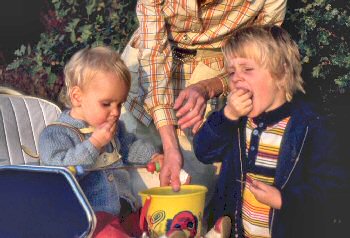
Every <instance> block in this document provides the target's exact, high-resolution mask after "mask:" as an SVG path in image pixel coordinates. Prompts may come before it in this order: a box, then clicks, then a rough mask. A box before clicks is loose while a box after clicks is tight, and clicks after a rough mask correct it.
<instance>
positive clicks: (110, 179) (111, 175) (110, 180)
mask: <svg viewBox="0 0 350 238" xmlns="http://www.w3.org/2000/svg"><path fill="white" fill-rule="evenodd" d="M107 179H108V181H109V182H112V181H113V180H114V176H113V174H108V177H107Z"/></svg>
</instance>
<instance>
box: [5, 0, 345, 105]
mask: <svg viewBox="0 0 350 238" xmlns="http://www.w3.org/2000/svg"><path fill="white" fill-rule="evenodd" d="M50 4H51V6H52V10H50V11H49V12H48V13H47V14H46V15H45V16H44V18H43V19H44V25H45V26H46V31H45V32H44V33H42V34H41V37H40V40H39V41H38V42H37V44H36V45H33V46H32V47H31V46H29V45H28V46H24V45H22V46H21V47H20V49H18V50H16V52H15V55H16V56H17V59H16V60H15V61H14V62H12V63H11V64H10V65H8V67H7V72H6V75H5V77H4V78H5V83H7V84H10V85H13V86H14V87H16V88H19V89H20V90H23V91H24V92H26V93H28V94H33V95H39V96H42V97H45V98H48V99H51V100H53V101H57V96H58V93H59V90H60V89H61V87H62V85H63V78H62V69H63V66H64V64H65V63H66V61H67V60H68V59H69V58H70V57H71V55H72V54H73V53H74V52H76V51H77V50H78V49H81V48H84V47H86V46H89V45H100V44H107V45H111V46H112V47H113V48H115V49H117V50H121V49H122V48H123V47H124V46H125V44H126V43H127V41H128V39H129V37H130V36H131V33H132V32H133V31H134V30H135V29H136V27H137V19H136V16H135V5H136V0H51V2H50ZM349 10H350V3H349V1H348V0H343V1H340V0H302V1H288V12H287V16H286V21H285V23H284V27H285V28H286V29H287V30H288V31H290V32H291V34H292V36H293V37H294V38H295V40H296V41H297V42H298V44H299V47H300V49H301V53H302V56H303V76H304V79H305V81H306V90H307V95H309V96H310V97H312V98H320V101H321V102H322V103H328V104H329V103H332V102H333V99H336V98H339V97H340V96H342V95H346V94H348V93H349V91H350V90H349V88H350V49H349V42H350V40H349V39H350V37H349V34H350V14H349ZM2 81H4V80H2ZM329 107H330V106H329Z"/></svg>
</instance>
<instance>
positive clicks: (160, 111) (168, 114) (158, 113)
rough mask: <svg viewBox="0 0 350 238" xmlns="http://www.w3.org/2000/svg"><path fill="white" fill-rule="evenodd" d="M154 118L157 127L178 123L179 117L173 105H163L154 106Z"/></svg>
mask: <svg viewBox="0 0 350 238" xmlns="http://www.w3.org/2000/svg"><path fill="white" fill-rule="evenodd" d="M152 118H153V121H154V124H155V125H156V127H157V129H159V128H160V127H162V126H167V125H177V118H176V115H175V111H174V109H173V107H172V106H169V105H161V106H157V107H154V108H153V110H152Z"/></svg>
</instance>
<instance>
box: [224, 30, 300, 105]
mask: <svg viewBox="0 0 350 238" xmlns="http://www.w3.org/2000/svg"><path fill="white" fill-rule="evenodd" d="M222 50H223V53H224V56H225V60H226V61H227V60H228V59H230V57H242V58H248V59H253V60H255V61H256V62H257V63H258V64H260V65H262V66H263V67H264V68H265V69H268V70H269V72H270V73H271V76H272V77H273V78H274V79H275V80H276V81H277V85H279V87H281V88H283V89H284V90H285V92H286V99H287V100H288V101H291V100H292V98H293V95H294V93H295V92H296V91H298V90H299V91H301V92H303V93H305V91H304V88H303V79H302V77H301V69H302V68H301V62H300V54H299V50H298V46H297V44H296V43H295V42H294V41H293V40H292V39H291V37H290V35H289V34H288V32H287V31H285V30H284V29H282V28H281V27H278V26H274V25H265V26H248V27H244V28H241V29H239V30H237V31H235V33H234V34H233V35H232V36H231V37H230V38H229V39H228V40H226V42H225V43H224V46H223V47H222Z"/></svg>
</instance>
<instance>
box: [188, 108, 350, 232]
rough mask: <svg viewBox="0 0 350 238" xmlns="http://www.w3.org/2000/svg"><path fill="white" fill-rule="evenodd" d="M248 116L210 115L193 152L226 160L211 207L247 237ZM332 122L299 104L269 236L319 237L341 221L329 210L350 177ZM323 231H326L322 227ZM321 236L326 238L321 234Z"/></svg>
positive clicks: (286, 139)
mask: <svg viewBox="0 0 350 238" xmlns="http://www.w3.org/2000/svg"><path fill="white" fill-rule="evenodd" d="M246 122H247V118H241V119H240V120H238V121H232V120H229V119H228V118H226V117H225V115H224V112H223V110H221V111H217V112H215V113H213V114H212V115H210V116H209V118H208V119H207V121H206V122H205V124H204V125H203V127H202V128H201V129H200V131H199V132H198V133H197V134H196V135H195V137H194V150H195V154H196V156H197V158H198V159H199V160H200V161H201V162H203V163H213V162H222V167H221V172H220V177H219V181H218V184H217V188H216V195H215V196H214V198H213V201H212V204H213V207H214V220H216V219H218V218H219V217H220V216H223V215H228V216H230V217H231V219H232V221H233V227H232V232H231V234H232V235H235V236H236V237H243V225H242V216H241V215H242V191H243V187H242V186H244V185H243V183H238V182H236V180H237V179H239V180H245V176H246V168H247V160H246V159H244V158H245V151H246V145H245V143H246V139H245V127H246ZM333 132H334V131H332V130H330V128H329V127H328V124H327V123H326V121H325V120H324V118H322V117H321V116H320V115H318V114H317V113H315V112H314V111H313V110H312V109H311V107H309V106H308V105H306V104H305V103H302V102H294V103H293V104H292V109H291V118H290V120H289V123H288V125H287V127H286V130H285V132H284V135H283V139H282V142H281V147H280V152H279V160H278V164H277V168H276V174H275V182H274V186H275V187H276V188H278V189H279V190H280V192H281V195H282V208H281V209H279V210H277V209H271V211H270V219H269V226H270V233H271V236H272V237H273V238H275V237H281V238H282V237H283V238H285V237H307V236H308V237H320V236H319V235H317V236H314V234H313V233H312V232H313V230H315V229H316V230H318V231H324V229H326V228H325V227H323V226H327V225H328V227H329V226H330V225H332V223H333V220H334V219H338V218H337V216H338V214H337V213H336V211H335V210H332V209H328V208H329V207H330V206H333V203H334V202H335V201H338V200H336V198H338V197H339V195H340V194H341V193H342V192H344V191H346V192H348V185H349V181H350V180H347V179H349V176H348V174H347V171H346V169H345V167H344V166H342V162H343V160H341V158H340V156H339V153H338V152H339V151H338V150H337V148H336V145H337V143H336V140H335V139H336V138H335V135H334V133H333ZM322 228H324V229H322ZM318 234H321V235H325V234H322V233H321V232H319V233H318Z"/></svg>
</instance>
